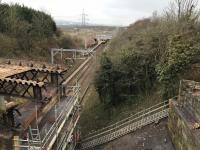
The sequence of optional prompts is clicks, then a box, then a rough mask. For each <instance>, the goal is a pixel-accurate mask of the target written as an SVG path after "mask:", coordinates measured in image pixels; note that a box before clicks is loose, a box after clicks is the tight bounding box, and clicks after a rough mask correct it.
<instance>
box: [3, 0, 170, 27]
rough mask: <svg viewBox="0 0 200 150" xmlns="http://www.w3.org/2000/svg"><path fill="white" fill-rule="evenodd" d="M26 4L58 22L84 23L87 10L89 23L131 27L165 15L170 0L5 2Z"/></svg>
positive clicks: (13, 0) (21, 0) (40, 0)
mask: <svg viewBox="0 0 200 150" xmlns="http://www.w3.org/2000/svg"><path fill="white" fill-rule="evenodd" d="M2 2H6V3H19V4H24V5H25V6H29V7H32V8H35V9H38V10H43V11H46V12H48V13H49V14H51V15H52V16H53V17H54V18H55V19H56V20H67V21H76V22H78V21H79V22H80V21H81V13H82V12H83V9H84V10H85V13H86V14H88V19H89V20H88V22H89V23H94V24H107V25H129V24H130V23H133V22H134V21H136V20H137V19H140V18H144V17H148V16H150V15H151V14H152V12H153V11H155V10H157V11H158V12H162V10H163V9H164V8H166V7H167V6H168V4H169V2H170V0H2Z"/></svg>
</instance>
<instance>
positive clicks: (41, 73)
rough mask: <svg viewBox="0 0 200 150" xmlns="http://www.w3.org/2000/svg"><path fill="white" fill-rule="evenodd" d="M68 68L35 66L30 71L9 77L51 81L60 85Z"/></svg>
mask: <svg viewBox="0 0 200 150" xmlns="http://www.w3.org/2000/svg"><path fill="white" fill-rule="evenodd" d="M65 73H66V70H64V71H62V70H49V69H42V68H35V69H32V70H30V71H26V72H22V73H19V74H15V75H12V76H9V78H14V79H22V80H33V81H37V82H45V83H51V84H53V85H56V86H57V85H59V84H61V83H62V82H63V81H64V77H63V76H64V75H65Z"/></svg>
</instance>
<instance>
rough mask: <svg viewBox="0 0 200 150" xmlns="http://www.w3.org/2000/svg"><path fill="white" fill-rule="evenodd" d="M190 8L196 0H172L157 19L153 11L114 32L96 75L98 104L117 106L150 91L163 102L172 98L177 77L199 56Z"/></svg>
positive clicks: (195, 21)
mask: <svg viewBox="0 0 200 150" xmlns="http://www.w3.org/2000/svg"><path fill="white" fill-rule="evenodd" d="M196 6H197V1H196V0H174V2H173V3H171V5H170V7H169V9H167V10H166V11H165V13H164V14H163V15H161V16H158V15H157V13H156V12H155V13H153V16H152V17H151V18H147V19H143V20H139V21H137V22H136V23H134V24H132V25H130V26H129V27H128V29H127V30H126V31H124V32H122V33H119V35H118V36H117V37H116V38H115V39H114V40H113V41H112V42H111V46H110V47H111V48H110V50H109V51H108V52H107V53H106V54H104V55H103V56H102V61H101V67H100V70H99V72H98V73H97V77H96V82H95V87H96V89H97V91H98V94H99V96H100V98H101V100H102V101H103V102H104V104H106V105H119V104H120V103H122V102H124V101H125V100H129V99H133V97H137V96H139V95H146V96H147V95H150V93H152V92H155V89H157V90H158V89H159V90H158V91H157V92H159V93H160V95H161V96H162V97H163V99H168V98H170V97H173V96H176V94H177V89H178V88H177V87H178V84H179V81H180V79H182V78H184V74H185V73H187V72H189V71H190V69H191V65H192V64H193V63H194V62H197V61H198V57H199V55H200V44H199V42H198V41H199V40H200V39H199V34H200V30H199V29H200V22H199V10H198V9H197V8H196ZM113 54H114V55H113ZM133 100H136V101H137V99H133Z"/></svg>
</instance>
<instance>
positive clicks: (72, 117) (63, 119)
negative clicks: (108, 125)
mask: <svg viewBox="0 0 200 150" xmlns="http://www.w3.org/2000/svg"><path fill="white" fill-rule="evenodd" d="M65 90H66V92H65V93H67V94H68V95H67V96H66V97H62V102H63V101H65V102H64V104H65V106H62V109H60V110H58V108H59V107H61V105H63V103H61V100H60V99H59V102H58V104H56V105H55V106H54V108H53V109H54V114H55V116H54V117H55V120H54V122H53V123H52V124H51V125H49V127H48V131H46V130H47V127H46V126H43V128H41V129H40V128H39V125H38V123H37V115H38V114H37V111H36V125H35V126H34V127H31V126H30V127H29V131H28V133H27V136H26V138H25V139H24V138H19V137H17V136H15V137H14V149H16V150H50V149H52V147H53V146H54V145H56V146H55V147H56V148H55V149H56V150H60V149H63V147H66V146H67V145H68V141H69V138H70V137H71V135H72V134H73V131H74V129H75V127H76V125H77V123H78V120H79V117H80V116H79V111H80V110H79V108H80V105H79V94H80V86H79V84H76V85H75V86H68V87H67V88H65ZM60 97H61V96H60ZM59 103H60V104H59ZM36 109H37V108H36ZM73 112H74V113H73ZM45 125H46V124H45ZM64 127H67V131H66V132H64V134H63V133H62V136H61V137H60V134H61V131H62V130H63V128H64ZM58 137H59V138H61V140H59V139H58Z"/></svg>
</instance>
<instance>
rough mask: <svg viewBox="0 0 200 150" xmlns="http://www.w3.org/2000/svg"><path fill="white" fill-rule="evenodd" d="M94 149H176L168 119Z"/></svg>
mask: <svg viewBox="0 0 200 150" xmlns="http://www.w3.org/2000/svg"><path fill="white" fill-rule="evenodd" d="M94 150H175V148H174V146H173V144H172V142H171V139H170V137H169V134H168V130H167V119H163V120H161V121H160V122H159V123H158V124H155V123H153V124H151V125H148V126H146V127H143V128H141V129H139V130H137V131H135V132H133V133H131V134H128V135H126V136H123V137H122V138H120V139H117V140H114V141H112V142H110V143H107V144H105V145H102V146H99V147H96V148H94Z"/></svg>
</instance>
